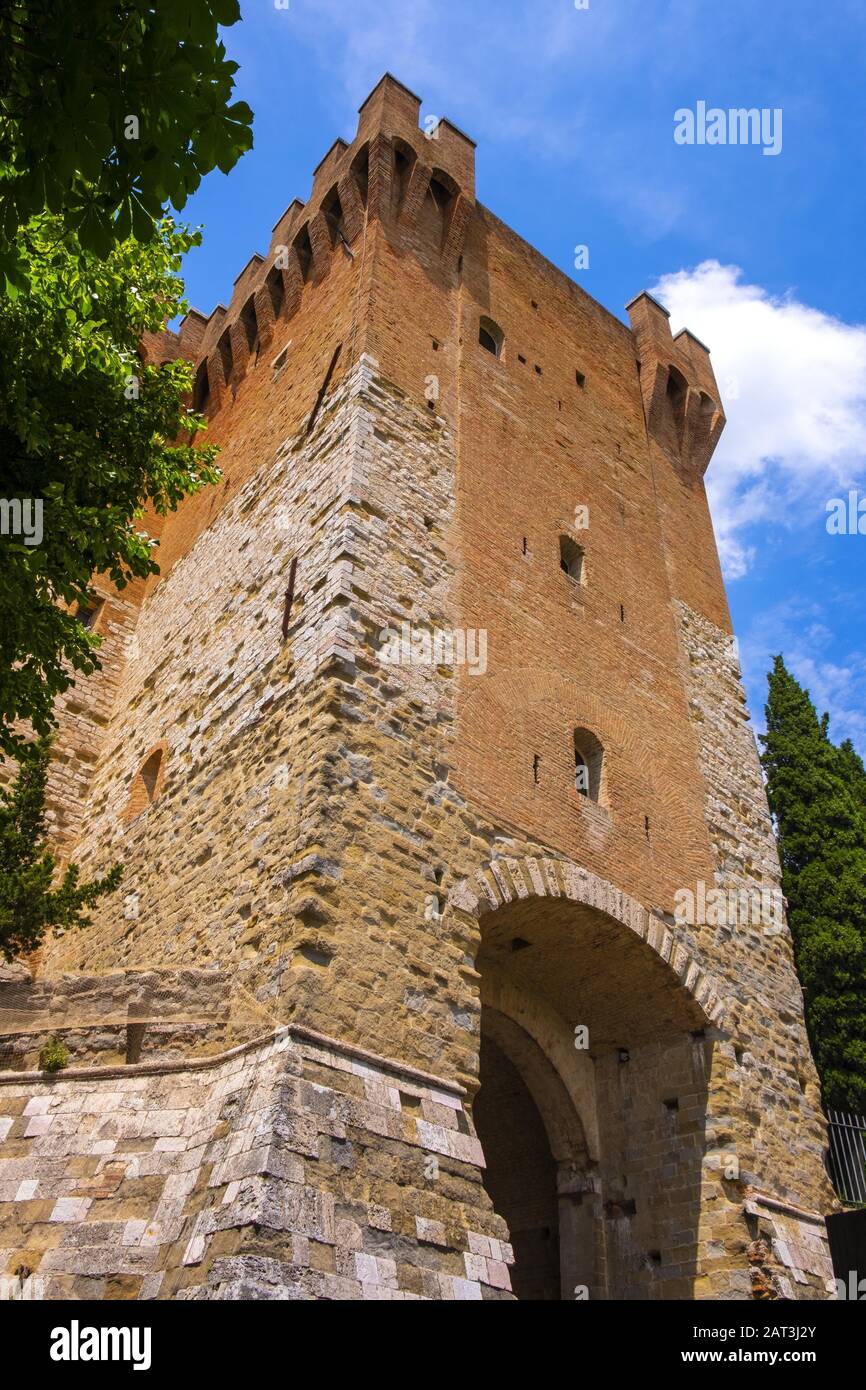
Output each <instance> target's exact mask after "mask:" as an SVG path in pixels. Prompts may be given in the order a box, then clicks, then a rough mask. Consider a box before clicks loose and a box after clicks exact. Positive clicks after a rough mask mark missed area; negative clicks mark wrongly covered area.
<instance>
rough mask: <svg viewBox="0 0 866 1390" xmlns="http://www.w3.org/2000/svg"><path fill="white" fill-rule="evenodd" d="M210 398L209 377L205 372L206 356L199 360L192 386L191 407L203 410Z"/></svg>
mask: <svg viewBox="0 0 866 1390" xmlns="http://www.w3.org/2000/svg"><path fill="white" fill-rule="evenodd" d="M209 400H210V378H209V376H208V374H207V358H205V359H204V361H203V362H199V364H198V370H197V371H196V374H195V382H194V383H193V388H192V408H193V410H197V411H203V410H204V409H205V408H206V407H207V403H208V401H209Z"/></svg>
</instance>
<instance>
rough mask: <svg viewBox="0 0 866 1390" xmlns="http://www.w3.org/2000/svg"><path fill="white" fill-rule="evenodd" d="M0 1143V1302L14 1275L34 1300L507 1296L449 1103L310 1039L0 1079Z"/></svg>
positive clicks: (500, 1228)
mask: <svg viewBox="0 0 866 1390" xmlns="http://www.w3.org/2000/svg"><path fill="white" fill-rule="evenodd" d="M0 1135H2V1136H3V1144H2V1148H0V1219H2V1222H3V1227H2V1229H3V1232H4V1235H3V1241H4V1244H3V1247H2V1248H0V1264H2V1268H3V1270H4V1273H5V1276H6V1277H5V1280H4V1284H3V1287H4V1288H6V1289H7V1291H8V1290H9V1289H10V1288H13V1287H14V1279H15V1277H16V1275H17V1276H18V1277H19V1278H20V1279H21V1280H22V1283H23V1281H24V1280H25V1279H28V1280H30V1281H31V1287H35V1288H36V1289H37V1290H38V1292H39V1294H40V1296H41V1297H43V1298H47V1299H64V1298H74V1299H92V1298H118V1299H129V1298H133V1299H135V1298H143V1299H148V1298H179V1299H187V1298H193V1299H198V1298H218V1299H238V1298H265V1299H267V1298H270V1299H274V1298H279V1299H307V1298H327V1299H407V1298H409V1299H416V1298H428V1299H430V1298H435V1299H481V1298H501V1297H502V1296H504V1295H505V1294H506V1293H507V1292H508V1289H509V1284H508V1273H507V1269H508V1264H509V1263H510V1261H511V1259H512V1252H511V1248H510V1245H509V1243H508V1235H507V1230H506V1228H505V1223H504V1222H503V1221H502V1220H501V1219H500V1218H498V1217H496V1216H494V1215H493V1214H492V1213H491V1212H490V1210H489V1206H488V1203H487V1201H486V1197H485V1194H484V1189H483V1186H482V1183H481V1166H482V1163H483V1159H482V1155H481V1147H480V1144H479V1143H478V1140H477V1138H476V1137H475V1135H474V1133H473V1132H472V1129H471V1126H470V1125H469V1124H468V1122H467V1120H466V1114H465V1111H464V1107H463V1095H462V1092H461V1091H460V1089H459V1088H455V1087H454V1086H453V1085H451V1084H449V1083H448V1082H443V1081H440V1080H438V1079H437V1078H435V1077H427V1076H424V1075H423V1074H421V1073H419V1072H416V1071H414V1070H412V1069H407V1068H400V1067H394V1066H392V1065H390V1064H388V1063H387V1062H385V1061H383V1059H381V1058H376V1057H374V1056H373V1055H372V1054H366V1053H362V1052H360V1051H359V1050H353V1049H346V1048H343V1047H341V1046H340V1045H339V1044H335V1043H333V1042H331V1041H330V1040H328V1039H325V1038H319V1037H316V1036H314V1035H311V1034H305V1035H301V1034H298V1033H295V1032H293V1031H292V1030H290V1029H281V1030H279V1032H278V1033H277V1034H275V1035H273V1036H271V1037H270V1038H264V1039H259V1040H258V1041H256V1042H254V1043H251V1044H247V1045H246V1046H243V1047H239V1048H237V1049H235V1050H234V1051H231V1052H228V1053H225V1054H223V1055H222V1056H220V1057H219V1058H215V1059H207V1060H202V1061H201V1062H199V1063H193V1064H190V1063H187V1064H186V1065H185V1066H183V1065H182V1066H177V1065H171V1064H168V1063H165V1064H158V1063H154V1064H151V1065H146V1066H145V1065H142V1066H139V1067H136V1068H130V1069H123V1068H115V1069H111V1068H94V1069H90V1070H74V1071H69V1072H67V1073H66V1074H64V1075H62V1076H58V1077H56V1078H55V1079H53V1080H50V1079H46V1078H44V1077H38V1076H26V1077H25V1076H19V1077H11V1076H10V1075H9V1074H8V1073H6V1074H3V1075H2V1076H0ZM24 1271H28V1272H27V1273H25V1272H24ZM34 1281H35V1282H34Z"/></svg>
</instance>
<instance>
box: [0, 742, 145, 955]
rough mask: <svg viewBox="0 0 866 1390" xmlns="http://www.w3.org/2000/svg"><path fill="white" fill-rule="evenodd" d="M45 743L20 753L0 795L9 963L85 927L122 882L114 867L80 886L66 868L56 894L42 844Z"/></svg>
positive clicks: (3, 922)
mask: <svg viewBox="0 0 866 1390" xmlns="http://www.w3.org/2000/svg"><path fill="white" fill-rule="evenodd" d="M48 759H49V746H48V742H47V740H45V739H39V740H37V741H36V742H34V743H30V744H28V745H27V746H26V747H25V748H23V749H22V750H21V753H20V757H19V761H18V773H17V776H16V777H15V780H14V782H13V783H12V784H11V786H10V787H7V788H5V789H0V954H2V955H3V956H5V957H6V959H7V960H13V959H14V958H15V956H18V955H22V954H24V953H26V952H28V951H33V950H35V949H36V947H37V946H39V944H40V943H41V941H42V939H43V937H44V935H45V933H46V931H49V930H54V931H57V932H65V931H68V930H69V929H70V928H71V927H86V926H87V925H88V923H89V920H90V919H89V918H88V916H87V909H88V908H89V907H90V906H92V904H93V903H95V902H96V900H97V898H101V897H102V896H103V894H105V893H110V892H112V891H113V890H114V889H115V888H116V887H117V885H118V883H119V882H120V878H121V874H122V872H123V869H122V867H121V866H120V865H119V864H118V865H115V867H114V868H113V869H112V870H111V871H110V872H109V873H108V874H106V876H105V877H104V878H100V879H96V880H94V882H92V883H84V884H83V883H82V882H81V881H80V875H79V871H78V869H77V868H76V867H75V865H74V864H71V865H69V867H68V868H67V869H66V872H65V873H64V874H63V877H62V879H61V881H60V884H59V886H58V887H57V888H52V886H51V884H52V879H53V878H54V873H55V861H54V857H53V855H52V854H51V853H50V851H49V850H48V849H47V847H46V842H45V784H46V777H47V770H48Z"/></svg>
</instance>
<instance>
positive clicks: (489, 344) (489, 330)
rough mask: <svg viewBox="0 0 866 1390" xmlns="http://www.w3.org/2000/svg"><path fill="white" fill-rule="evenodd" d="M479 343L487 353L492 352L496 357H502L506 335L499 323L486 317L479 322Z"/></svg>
mask: <svg viewBox="0 0 866 1390" xmlns="http://www.w3.org/2000/svg"><path fill="white" fill-rule="evenodd" d="M478 341H479V343H480V344H481V346H482V347H483V348H485V349H486V350H487V352H492V353H493V356H494V357H501V356H502V344H503V343H504V342H505V334H504V333H503V332H502V329H501V328H500V327H499V324H498V323H494V322H493V320H492V319H489V318H487V317H486V316H484V315H482V317H481V318H480V319H479V321H478Z"/></svg>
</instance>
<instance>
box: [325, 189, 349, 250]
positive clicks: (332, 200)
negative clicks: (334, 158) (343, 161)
mask: <svg viewBox="0 0 866 1390" xmlns="http://www.w3.org/2000/svg"><path fill="white" fill-rule="evenodd" d="M322 213H323V215H324V218H325V223H326V225H327V228H328V235H329V236H330V238H331V245H332V246H336V244H337V242H338V241H345V242H346V244H347V245H348V240H347V237H346V228H345V224H344V220H343V205H342V203H341V202H340V194H339V191H338V189H337V187H336V185H335V186H334V187H333V188H332V189H331V191H330V193H328V194H327V196H326V197H325V198H324V199H323V200H322Z"/></svg>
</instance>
